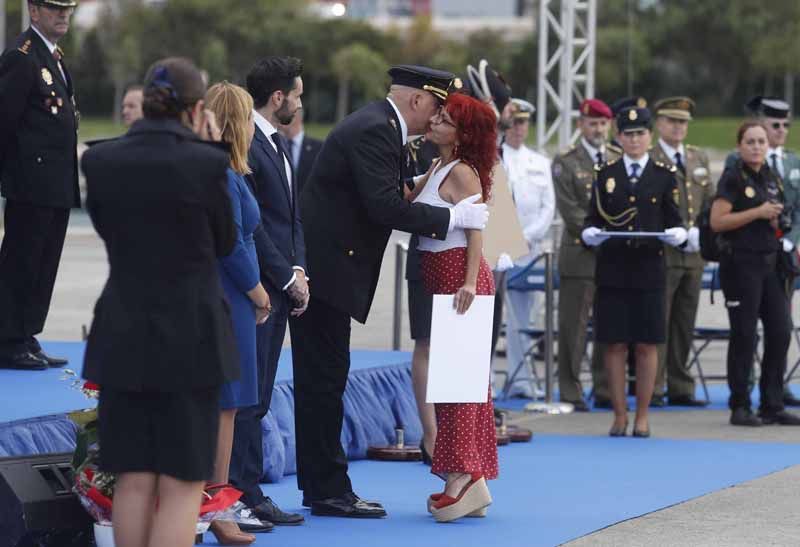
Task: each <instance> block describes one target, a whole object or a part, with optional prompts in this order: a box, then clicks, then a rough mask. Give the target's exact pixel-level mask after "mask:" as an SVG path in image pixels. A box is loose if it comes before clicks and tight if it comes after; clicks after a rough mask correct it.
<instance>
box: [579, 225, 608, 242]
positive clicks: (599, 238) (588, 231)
mask: <svg viewBox="0 0 800 547" xmlns="http://www.w3.org/2000/svg"><path fill="white" fill-rule="evenodd" d="M602 234H603V231H602V230H601V229H600V228H597V227H595V226H589V227H588V228H584V230H583V232H581V239H583V242H584V243H586V244H587V245H588V246H589V247H597V246H598V245H600V244H601V243H603V242H604V241H605V240H606V239H608V238H609V236H604V235H602Z"/></svg>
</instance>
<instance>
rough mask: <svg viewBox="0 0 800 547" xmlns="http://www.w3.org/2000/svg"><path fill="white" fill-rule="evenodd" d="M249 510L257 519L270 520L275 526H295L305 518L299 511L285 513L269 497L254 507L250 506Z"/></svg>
mask: <svg viewBox="0 0 800 547" xmlns="http://www.w3.org/2000/svg"><path fill="white" fill-rule="evenodd" d="M250 512H251V513H252V514H253V516H254V517H256V518H257V519H258V520H261V521H267V522H270V523H272V524H274V525H276V526H297V525H298V524H302V523H303V521H304V520H305V519H304V518H303V515H301V514H299V513H287V512H286V511H282V510H281V508H280V507H278V506H277V505H275V502H274V501H272V500H271V499H270V498H267V499H265V500H264V501H262V502H261V503H259V504H258V505H256V506H255V507H251V508H250Z"/></svg>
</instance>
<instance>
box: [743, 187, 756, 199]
mask: <svg viewBox="0 0 800 547" xmlns="http://www.w3.org/2000/svg"><path fill="white" fill-rule="evenodd" d="M744 195H745V196H747V197H748V198H750V199H753V198H754V197H756V190H755V188H753V187H752V186H748V187H747V188H745V189H744Z"/></svg>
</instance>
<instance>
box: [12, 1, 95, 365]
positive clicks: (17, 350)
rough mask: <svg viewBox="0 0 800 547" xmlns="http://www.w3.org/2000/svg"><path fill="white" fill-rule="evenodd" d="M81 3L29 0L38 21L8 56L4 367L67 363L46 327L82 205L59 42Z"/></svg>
mask: <svg viewBox="0 0 800 547" xmlns="http://www.w3.org/2000/svg"><path fill="white" fill-rule="evenodd" d="M76 5H77V2H71V1H55V0H29V1H28V10H29V12H30V17H31V27H30V28H29V29H28V30H26V31H25V32H23V33H22V34H21V35H20V36H19V37H18V38H17V41H16V43H15V45H14V47H13V48H12V49H9V50H8V51H6V52H5V53H4V54H3V56H2V57H0V190H2V194H3V196H4V197H5V198H6V208H5V236H4V238H3V244H2V247H0V368H17V369H26V370H42V369H46V368H47V367H48V366H51V367H52V366H63V365H65V364H66V362H67V361H66V360H64V359H58V358H54V357H50V356H49V355H46V354H45V353H44V352H43V351H42V348H41V346H40V345H39V342H38V341H37V340H36V338H35V335H37V334H39V333H40V332H42V329H43V328H44V322H45V319H47V312H48V310H49V308H50V298H51V297H52V295H53V285H54V284H55V281H56V273H57V272H58V263H59V261H60V260H61V250H62V248H63V247H64V238H65V237H66V234H67V223H68V221H69V210H70V208H72V207H80V193H79V190H78V159H77V126H78V121H77V112H76V110H75V97H74V95H73V85H72V78H70V75H69V71H67V67H66V65H65V64H64V60H63V59H62V57H63V52H62V51H61V48H59V47H58V46H57V45H56V43H57V42H58V40H59V39H60V38H61V37H62V36H64V35H65V34H66V33H67V30H69V20H70V16H71V15H72V12H73V11H75V6H76Z"/></svg>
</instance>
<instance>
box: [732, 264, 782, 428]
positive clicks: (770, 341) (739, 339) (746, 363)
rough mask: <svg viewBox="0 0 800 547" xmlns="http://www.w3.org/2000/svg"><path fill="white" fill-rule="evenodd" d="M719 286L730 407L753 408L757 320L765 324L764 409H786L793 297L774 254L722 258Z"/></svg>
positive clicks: (762, 408) (762, 379)
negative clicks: (751, 384) (722, 300)
mask: <svg viewBox="0 0 800 547" xmlns="http://www.w3.org/2000/svg"><path fill="white" fill-rule="evenodd" d="M719 275H720V284H721V285H722V292H723V294H724V295H725V307H726V308H727V310H728V318H729V320H730V327H731V332H730V340H729V341H728V387H729V388H730V391H731V395H730V399H729V401H728V405H729V406H730V408H731V409H736V408H750V404H751V402H750V390H749V388H748V383H749V379H750V376H751V373H752V369H753V359H754V355H755V350H756V344H757V336H756V327H757V323H758V320H759V319H761V322H762V324H763V326H764V355H763V358H762V361H761V379H760V382H759V388H760V391H761V411H762V412H765V413H774V412H778V411H780V410H783V375H784V373H785V371H786V353H787V351H788V350H789V342H790V337H791V324H792V322H791V317H790V315H789V299H788V298H787V296H786V290H785V288H784V287H783V285H782V283H781V281H780V279H779V277H778V274H777V273H776V270H775V254H769V255H763V254H756V253H743V252H736V254H735V256H732V257H730V258H726V259H723V260H722V261H721V262H720V268H719Z"/></svg>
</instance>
